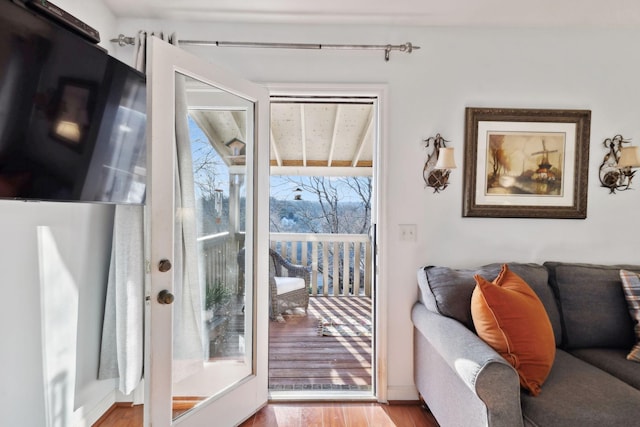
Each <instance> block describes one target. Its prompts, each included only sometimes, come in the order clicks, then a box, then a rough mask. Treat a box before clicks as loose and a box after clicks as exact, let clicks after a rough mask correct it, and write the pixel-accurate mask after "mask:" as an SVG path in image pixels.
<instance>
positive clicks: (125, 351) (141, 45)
mask: <svg viewBox="0 0 640 427" xmlns="http://www.w3.org/2000/svg"><path fill="white" fill-rule="evenodd" d="M152 36H155V37H159V38H161V39H162V40H167V38H165V36H164V34H162V33H160V34H154V33H147V32H145V31H139V32H138V35H137V39H136V55H135V66H136V68H137V69H138V70H140V71H142V72H145V73H146V71H147V70H146V65H147V64H146V63H147V38H148V37H152ZM168 41H169V43H172V44H174V45H177V42H176V38H175V35H172V36H171V37H168ZM187 114H188V109H187V99H186V92H185V80H184V76H182V75H177V76H176V105H175V117H176V123H175V127H176V153H177V159H176V179H175V203H176V206H175V212H176V215H175V221H176V223H175V233H176V235H175V239H174V240H175V243H174V245H175V246H174V257H175V259H174V260H173V265H174V267H173V274H174V296H175V301H174V307H173V309H174V354H173V357H174V375H173V377H174V381H177V380H179V379H181V378H184V377H185V376H187V375H189V374H191V373H194V372H195V371H196V370H197V369H199V368H200V367H201V366H202V363H203V361H204V355H205V348H204V345H205V342H204V339H203V337H204V333H203V330H202V326H203V323H202V301H203V300H202V291H201V286H200V277H201V275H200V270H199V264H200V262H199V259H198V258H197V257H198V253H199V252H198V251H197V234H196V233H197V232H196V220H195V194H194V183H193V169H192V158H191V141H190V138H189V127H188V123H187ZM144 239H145V237H144V210H143V209H142V208H140V207H136V206H124V205H118V206H116V212H115V219H114V230H113V243H112V251H111V265H110V269H109V281H108V285H107V286H108V287H107V298H106V303H105V317H104V324H103V334H102V348H101V355H100V371H99V375H98V377H99V378H100V379H106V378H118V379H119V380H118V389H119V390H120V391H121V392H122V393H124V394H126V395H128V394H130V393H131V392H132V391H133V390H134V389H135V388H136V387H137V385H138V384H139V383H140V380H141V379H142V374H143V367H144V346H143V343H144V288H145V287H144V280H145V273H144V253H145V251H144Z"/></svg>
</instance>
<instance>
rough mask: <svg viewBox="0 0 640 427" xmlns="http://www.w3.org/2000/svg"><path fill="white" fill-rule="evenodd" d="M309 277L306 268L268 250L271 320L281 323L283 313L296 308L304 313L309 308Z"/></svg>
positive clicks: (309, 274) (309, 273) (308, 271)
mask: <svg viewBox="0 0 640 427" xmlns="http://www.w3.org/2000/svg"><path fill="white" fill-rule="evenodd" d="M310 276H311V272H310V270H309V268H308V267H304V266H302V265H296V264H292V263H291V262H290V261H289V260H287V259H285V258H284V257H282V255H280V254H279V253H278V252H276V251H274V250H273V249H269V296H270V299H271V307H270V310H269V316H270V317H271V319H273V320H280V321H281V320H283V318H282V314H283V313H285V312H286V311H287V310H292V309H294V308H297V307H300V308H302V309H304V311H305V313H306V311H307V308H308V307H309V282H310Z"/></svg>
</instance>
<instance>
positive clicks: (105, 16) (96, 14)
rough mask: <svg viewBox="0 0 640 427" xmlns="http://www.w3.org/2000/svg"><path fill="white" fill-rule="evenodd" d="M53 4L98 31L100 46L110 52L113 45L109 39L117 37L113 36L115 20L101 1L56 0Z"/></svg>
mask: <svg viewBox="0 0 640 427" xmlns="http://www.w3.org/2000/svg"><path fill="white" fill-rule="evenodd" d="M53 3H54V4H55V5H56V6H58V7H60V8H62V9H64V10H65V11H67V12H69V13H70V14H72V15H73V16H75V17H76V18H78V19H80V20H81V21H84V22H85V23H86V24H87V25H89V26H91V27H93V28H94V29H96V30H98V32H99V33H100V46H102V47H104V48H105V49H107V50H111V48H112V46H113V44H112V43H110V42H109V39H111V38H113V37H117V34H114V32H115V31H114V28H115V27H116V18H115V16H114V15H113V13H111V11H110V10H109V9H108V8H107V7H106V6H105V5H104V4H103V2H102V0H56V1H54V2H53Z"/></svg>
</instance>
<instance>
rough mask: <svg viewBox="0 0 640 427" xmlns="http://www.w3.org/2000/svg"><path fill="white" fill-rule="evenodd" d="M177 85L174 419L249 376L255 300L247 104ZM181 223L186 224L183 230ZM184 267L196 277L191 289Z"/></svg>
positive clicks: (193, 84)
mask: <svg viewBox="0 0 640 427" xmlns="http://www.w3.org/2000/svg"><path fill="white" fill-rule="evenodd" d="M176 80H177V81H178V82H180V81H183V82H184V85H182V84H178V85H176V88H177V90H182V88H183V87H184V89H185V91H183V93H179V92H177V93H176V99H178V98H180V97H181V96H182V97H184V98H185V101H186V105H187V109H186V110H185V111H182V112H181V113H182V116H181V117H178V116H177V115H178V113H179V109H176V116H177V120H179V119H182V120H183V123H182V124H181V123H178V122H177V123H176V127H177V128H179V127H180V126H186V130H187V136H188V143H185V147H188V151H186V152H185V153H184V157H185V158H184V159H182V158H181V153H180V149H178V169H179V170H180V169H181V168H182V167H183V166H184V167H188V166H189V163H190V164H191V167H190V168H189V169H190V170H189V171H188V173H190V175H191V176H189V177H183V179H184V180H185V181H188V182H189V183H188V184H187V185H184V186H183V188H181V191H180V193H181V198H182V200H183V201H184V204H183V206H182V207H181V208H180V209H179V211H177V212H176V224H179V223H182V224H183V230H182V234H183V239H184V245H185V251H184V256H185V258H184V260H183V264H184V267H185V271H184V273H186V275H185V276H184V279H183V280H182V284H183V286H188V285H189V284H190V285H192V286H193V289H192V290H189V289H184V288H183V289H182V292H181V295H182V296H183V297H182V298H181V297H180V295H178V294H176V301H175V302H174V324H173V327H174V337H173V343H174V347H173V368H174V371H173V401H174V402H181V403H182V405H177V406H182V408H183V409H182V410H177V411H174V416H180V415H182V413H183V412H182V411H183V410H184V408H188V407H190V406H191V405H193V404H199V402H201V401H205V400H206V399H208V398H211V397H215V396H216V395H217V394H218V393H221V392H222V391H223V390H225V389H226V388H228V387H230V386H232V385H233V384H235V383H237V382H239V381H240V380H242V379H244V378H246V377H248V376H249V375H251V373H252V357H253V352H252V345H253V325H252V321H251V320H252V319H251V313H253V309H252V307H253V300H254V298H253V292H252V291H253V290H252V287H251V283H249V286H246V283H245V266H246V263H247V262H249V263H250V262H251V257H250V254H249V256H247V254H245V244H247V243H248V244H249V246H251V245H250V243H251V242H250V240H251V239H252V238H253V233H252V232H251V231H249V232H248V233H247V228H246V222H247V205H248V207H249V212H250V213H251V212H252V210H251V205H252V202H251V201H249V203H247V192H246V188H247V181H249V185H251V179H252V176H251V173H250V169H248V168H247V155H246V152H247V147H248V148H249V151H251V148H252V146H253V129H252V128H250V127H248V126H247V123H249V124H252V123H253V103H252V102H251V101H248V100H246V99H243V98H241V97H238V96H235V95H232V94H229V93H228V92H226V91H224V90H221V89H219V88H217V87H213V86H211V85H209V84H205V83H202V82H200V81H198V80H196V79H194V78H192V77H189V76H186V75H183V74H179V73H178V75H177V76H176ZM185 92H186V93H185ZM177 134H178V135H180V131H179V130H178V132H177ZM179 144H180V143H178V145H179ZM249 158H250V159H251V157H249ZM189 205H190V206H189ZM188 221H193V223H192V224H186V226H185V223H186V222H188ZM177 228H179V227H177ZM187 229H188V230H192V229H193V230H192V231H194V232H195V234H194V235H193V236H192V238H195V240H193V241H191V242H189V241H188V240H187V239H188V238H189V236H187V235H186V233H187V231H186V230H187ZM177 232H178V233H180V230H179V229H178V230H177ZM246 240H248V241H246ZM189 267H192V268H193V270H194V271H193V274H194V275H196V277H197V281H193V282H192V283H189V282H190V280H191V272H190V271H188V270H189ZM176 282H178V280H176ZM195 294H198V295H200V298H198V299H196V298H193V295H195ZM176 303H177V304H176ZM194 308H195V309H194ZM174 406H176V405H174Z"/></svg>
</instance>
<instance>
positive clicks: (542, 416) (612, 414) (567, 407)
mask: <svg viewBox="0 0 640 427" xmlns="http://www.w3.org/2000/svg"><path fill="white" fill-rule="evenodd" d="M521 399H522V413H523V416H524V418H525V425H535V426H545V427H554V426H557V427H601V426H612V427H613V426H631V425H637V423H638V420H640V393H638V391H637V390H635V389H634V388H633V387H631V386H630V385H628V384H626V383H624V382H623V381H621V380H619V379H617V378H615V377H613V376H612V375H610V374H608V373H606V372H605V371H603V370H601V369H599V368H596V367H595V366H593V365H591V364H589V363H586V362H584V361H582V360H580V359H578V358H576V357H574V356H572V355H570V354H568V353H566V352H565V351H562V350H560V349H558V350H557V351H556V359H555V362H554V363H553V368H552V369H551V373H550V374H549V376H548V377H547V380H546V382H545V384H544V391H543V392H542V393H540V395H539V396H536V397H533V396H529V395H527V394H522V395H521Z"/></svg>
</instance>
